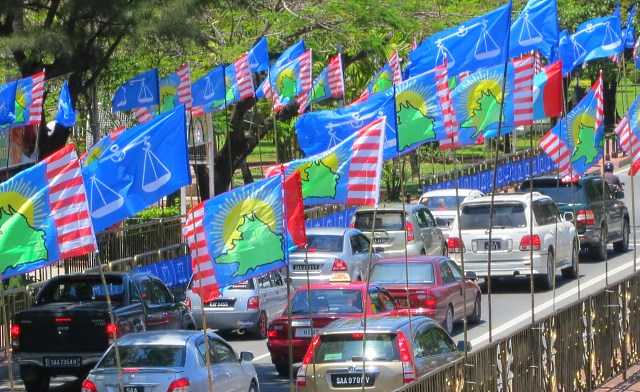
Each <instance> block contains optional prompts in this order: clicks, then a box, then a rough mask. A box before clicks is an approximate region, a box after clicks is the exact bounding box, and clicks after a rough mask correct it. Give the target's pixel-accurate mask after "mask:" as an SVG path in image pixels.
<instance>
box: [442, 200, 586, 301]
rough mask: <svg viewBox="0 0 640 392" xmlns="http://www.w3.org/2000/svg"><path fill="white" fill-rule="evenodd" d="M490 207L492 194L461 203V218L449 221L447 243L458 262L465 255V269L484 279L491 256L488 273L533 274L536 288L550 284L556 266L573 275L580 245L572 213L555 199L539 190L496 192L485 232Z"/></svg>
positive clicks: (576, 271)
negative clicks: (561, 213)
mask: <svg viewBox="0 0 640 392" xmlns="http://www.w3.org/2000/svg"><path fill="white" fill-rule="evenodd" d="M490 208H491V196H483V197H480V198H476V199H473V200H467V201H464V202H463V203H462V204H461V205H460V220H459V221H458V220H456V221H454V223H453V226H452V228H451V237H449V239H448V242H447V247H448V250H449V256H450V257H451V258H453V259H454V260H455V261H456V262H457V263H458V264H461V261H462V258H464V269H465V271H473V272H475V273H476V275H477V276H478V277H484V278H487V277H488V275H489V267H488V266H489V263H488V260H489V254H491V277H500V276H502V277H504V276H517V275H531V273H532V272H533V275H534V277H535V280H536V284H537V285H538V286H539V288H541V289H551V288H552V287H553V283H554V280H555V275H556V270H557V269H560V270H561V271H562V277H563V278H566V279H574V278H576V277H577V275H578V252H579V250H580V243H579V240H578V235H577V234H576V229H575V227H574V226H573V223H571V220H572V218H573V216H572V213H570V212H568V213H565V215H563V216H561V215H560V213H559V211H558V207H557V206H556V204H555V202H554V201H553V200H552V199H551V198H550V197H548V196H545V195H542V194H540V193H538V192H533V193H511V194H499V195H495V196H494V199H493V227H492V229H491V230H490V229H489V211H490ZM531 213H533V219H532V217H531ZM458 226H459V227H460V229H458ZM460 233H461V235H460ZM489 237H491V238H489ZM489 240H491V241H489ZM462 256H463V257H462ZM532 262H533V269H532V266H531V263H532Z"/></svg>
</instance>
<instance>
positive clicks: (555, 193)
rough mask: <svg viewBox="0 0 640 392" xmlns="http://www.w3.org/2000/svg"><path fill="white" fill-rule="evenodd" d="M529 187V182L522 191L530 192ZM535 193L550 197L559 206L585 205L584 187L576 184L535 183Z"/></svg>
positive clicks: (552, 181) (523, 186)
mask: <svg viewBox="0 0 640 392" xmlns="http://www.w3.org/2000/svg"><path fill="white" fill-rule="evenodd" d="M529 185H530V184H529V183H528V182H524V183H522V185H521V186H520V189H521V190H523V191H527V192H528V191H529ZM533 191H534V192H540V193H542V194H543V195H547V196H549V197H550V198H551V199H553V201H555V202H556V203H558V204H581V203H584V199H583V195H584V191H583V189H582V185H580V184H578V183H574V184H573V185H572V184H571V183H563V182H560V183H558V181H556V180H555V179H553V180H550V181H534V183H533Z"/></svg>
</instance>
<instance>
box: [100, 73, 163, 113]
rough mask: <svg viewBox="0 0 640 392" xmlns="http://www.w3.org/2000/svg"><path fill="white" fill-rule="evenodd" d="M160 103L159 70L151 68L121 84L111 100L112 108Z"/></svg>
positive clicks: (130, 107) (120, 108) (138, 106)
mask: <svg viewBox="0 0 640 392" xmlns="http://www.w3.org/2000/svg"><path fill="white" fill-rule="evenodd" d="M159 103H160V82H159V80H158V70H157V69H156V68H154V69H150V70H148V71H146V72H143V73H141V74H139V75H138V76H136V77H134V78H132V79H129V80H128V81H126V82H124V83H123V84H122V86H120V87H119V88H118V89H117V90H116V92H115V94H113V99H112V100H111V105H112V108H113V109H112V110H113V111H114V112H118V111H121V110H129V109H136V108H141V107H148V106H151V105H158V104H159Z"/></svg>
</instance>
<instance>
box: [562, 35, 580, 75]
mask: <svg viewBox="0 0 640 392" xmlns="http://www.w3.org/2000/svg"><path fill="white" fill-rule="evenodd" d="M578 52H579V50H578V48H576V46H575V42H574V40H573V38H572V37H571V36H570V35H569V33H568V32H567V30H562V31H561V32H560V39H559V40H558V60H561V61H562V76H565V75H567V74H568V73H569V72H571V71H573V68H575V65H576V55H577V54H578Z"/></svg>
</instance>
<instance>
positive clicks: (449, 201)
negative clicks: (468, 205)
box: [420, 196, 464, 211]
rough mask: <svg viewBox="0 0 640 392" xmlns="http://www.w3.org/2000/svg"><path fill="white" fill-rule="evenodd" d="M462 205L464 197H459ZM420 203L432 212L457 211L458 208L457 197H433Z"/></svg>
mask: <svg viewBox="0 0 640 392" xmlns="http://www.w3.org/2000/svg"><path fill="white" fill-rule="evenodd" d="M458 200H459V201H460V203H462V202H463V201H464V196H459V197H458ZM420 203H422V204H424V205H425V206H427V207H428V208H429V209H430V210H431V211H455V210H456V209H457V208H458V204H459V203H458V204H457V203H456V197H455V196H431V197H425V198H423V199H422V200H421V201H420Z"/></svg>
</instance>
